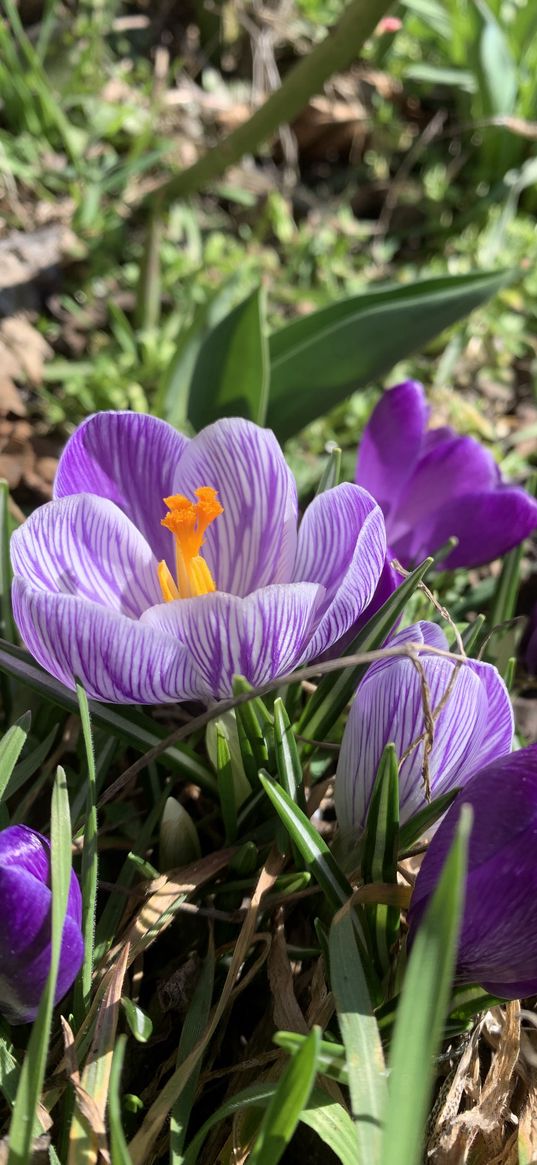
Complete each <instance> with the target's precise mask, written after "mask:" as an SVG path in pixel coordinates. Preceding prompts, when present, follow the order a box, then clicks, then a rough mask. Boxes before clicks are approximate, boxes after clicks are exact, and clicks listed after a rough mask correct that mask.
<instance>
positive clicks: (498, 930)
mask: <svg viewBox="0 0 537 1165" xmlns="http://www.w3.org/2000/svg"><path fill="white" fill-rule="evenodd" d="M463 801H464V803H465V804H468V805H471V806H472V808H473V811H474V816H473V825H472V832H471V834H470V842H469V852H468V871H467V878H466V893H465V903H464V916H463V921H462V927H461V933H460V936H459V950H458V958H457V979H458V980H459V982H463V983H464V982H467V983H479V984H480V985H481V986H482V987H484V988H485V990H487V991H490V993H491V994H492V995H498V996H499V997H500V998H504V999H523V998H525V997H526V996H528V995H535V994H537V863H536V861H535V850H536V847H537V745H532V746H531V747H530V748H523V749H521V750H520V752H514V753H511V755H510V756H503V757H500V758H499V759H498V760H493V761H492V763H491V764H488V765H487V767H486V768H483V769H480V770H479V772H477V773H474V775H473V777H472V779H471V780H470V781H469V782H468V784H467V785H466V786H465V788H464V791H463V792H461V793H460V794H459V796H458V797H457V800H456V801H455V803H454V804H453V805H452V806H451V808H450V809H449V810H448V812H447V813H446V816H445V817H444V820H443V821H442V822H441V824H440V826H439V828H438V830H437V832H436V834H435V836H434V838H433V840H432V842H431V844H430V846H429V849H428V851H427V853H426V855H425V858H424V861H423V864H422V867H421V870H420V872H419V874H418V878H417V881H416V885H415V888H414V892H413V895H412V903H411V907H410V914H409V924H410V942H412V938H413V935H414V933H415V930H416V928H417V926H418V925H419V922H420V919H421V917H422V915H423V913H424V910H425V907H426V905H427V902H428V900H429V897H430V895H431V893H432V891H433V890H434V887H435V885H436V883H437V881H438V878H439V876H440V873H441V870H442V866H443V864H444V861H445V859H446V857H447V854H448V850H449V847H450V845H451V842H452V841H453V835H454V831H455V827H456V824H457V820H458V817H459V813H460V809H461V804H462V802H463Z"/></svg>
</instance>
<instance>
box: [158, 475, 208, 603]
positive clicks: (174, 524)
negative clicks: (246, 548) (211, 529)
mask: <svg viewBox="0 0 537 1165" xmlns="http://www.w3.org/2000/svg"><path fill="white" fill-rule="evenodd" d="M194 493H195V497H196V498H197V501H196V502H191V501H190V500H189V498H186V497H185V496H184V495H183V494H174V495H173V496H172V497H169V498H164V503H165V505H166V506H168V513H167V514H166V516H165V517H164V518H162V521H161V525H162V526H165V527H166V529H167V530H170V531H171V533H172V534H173V536H174V540H175V563H176V568H177V583H176V582H175V581H174V579H173V577H172V575H171V573H170V571H169V569H168V567H167V566H166V563H165V562H161V563H160V564H159V572H158V574H159V582H160V587H161V590H162V595H163V598H164V601H165V602H167V603H169V602H171V601H172V600H173V599H190V598H192V597H193V596H194V595H205V594H208V593H209V592H210V591H214V590H216V585H215V582H214V579H213V577H212V574H211V572H210V570H209V567H208V566H207V563H206V562H205V559H204V558H202V556H201V554H200V550H201V547H202V546H203V541H204V538H203V536H204V534H205V531H206V529H207V527H208V526H210V525H211V522H214V520H215V518H218V517H219V515H220V514H223V512H224V510H223V507H222V506H221V505H220V502H219V501H218V495H217V492H216V490H215V489H213V488H212V486H208V485H204V486H200V487H199V489H196V490H195V491H194Z"/></svg>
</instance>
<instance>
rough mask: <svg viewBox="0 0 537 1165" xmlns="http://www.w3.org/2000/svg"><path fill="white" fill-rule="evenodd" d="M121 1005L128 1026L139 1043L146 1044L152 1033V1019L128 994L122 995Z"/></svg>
mask: <svg viewBox="0 0 537 1165" xmlns="http://www.w3.org/2000/svg"><path fill="white" fill-rule="evenodd" d="M121 1006H122V1008H123V1011H124V1012H125V1019H126V1020H127V1023H128V1025H129V1028H130V1030H131V1032H132V1034H133V1036H134V1038H135V1040H137V1041H138V1043H139V1044H146V1043H147V1041H148V1039H150V1038H151V1035H152V1033H153V1021H152V1020H151V1019H150V1018H149V1016H148V1015H146V1013H145V1011H142V1009H141V1007H138V1004H137V1003H133V1001H132V999H129V997H128V995H124V996H122V999H121Z"/></svg>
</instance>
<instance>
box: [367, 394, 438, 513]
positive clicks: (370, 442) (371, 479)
mask: <svg viewBox="0 0 537 1165" xmlns="http://www.w3.org/2000/svg"><path fill="white" fill-rule="evenodd" d="M428 413H429V410H428V407H427V402H426V400H425V393H424V391H423V386H422V385H421V384H419V382H418V381H417V380H405V381H404V382H403V383H402V384H396V385H395V387H394V388H390V389H389V390H388V391H387V392H385V393H384V394H383V396H381V398H380V400H379V402H378V404H377V405H376V407H375V408H374V410H373V412H372V414H371V417H370V418H369V421H368V423H367V425H366V427H365V429H364V434H363V437H362V440H361V443H360V449H359V453H358V463H357V466H356V478H355V480H356V481H357V483H358V485H361V486H363V487H364V489H367V490H369V493H370V494H372V495H373V497H374V498H376V499H377V501H378V503H379V505H380V506H382V509H383V511H384V514H385V516H386V518H387V520H388V521H389V519H390V516H391V514H392V512H393V510H394V509H396V508H397V504H398V499H399V495H400V493H401V490H402V489H403V487H404V485H405V484H406V482H407V481H408V479H409V478H410V475H411V474H412V472H413V470H414V467H415V465H416V463H417V460H418V457H419V454H420V450H421V444H422V440H423V435H424V431H425V426H426V424H427V417H428Z"/></svg>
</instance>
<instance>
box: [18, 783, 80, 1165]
mask: <svg viewBox="0 0 537 1165" xmlns="http://www.w3.org/2000/svg"><path fill="white" fill-rule="evenodd" d="M50 865H51V883H52V938H51V953H50V971H49V975H48V978H47V982H46V985H45V989H44V992H43V995H42V998H41V1002H40V1005H39V1011H38V1013H37V1018H36V1020H35V1023H34V1024H33V1027H32V1033H31V1036H30V1039H29V1042H28V1047H27V1049H26V1055H25V1057H24V1063H23V1065H22V1071H21V1074H20V1077H19V1084H18V1088H17V1096H16V1099H15V1107H14V1109H13V1115H12V1118H11V1125H10V1128H9V1156H8V1159H7V1160H8V1165H28V1163H29V1161H30V1160H31V1157H32V1137H33V1131H34V1119H35V1113H36V1110H37V1106H38V1103H39V1099H40V1096H41V1089H42V1087H43V1081H44V1078H45V1067H46V1062H47V1053H48V1045H49V1040H50V1029H51V1023H52V1011H53V1008H54V996H55V993H56V981H57V978H58V968H59V964H60V950H61V941H62V933H63V924H64V919H65V913H66V910H67V897H68V893H69V883H70V878H71V822H70V816H69V798H68V793H67V781H66V777H65V773H64V771H63V769H62V768H58V770H57V774H56V780H55V782H54V789H53V792H52V808H51V838H50Z"/></svg>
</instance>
